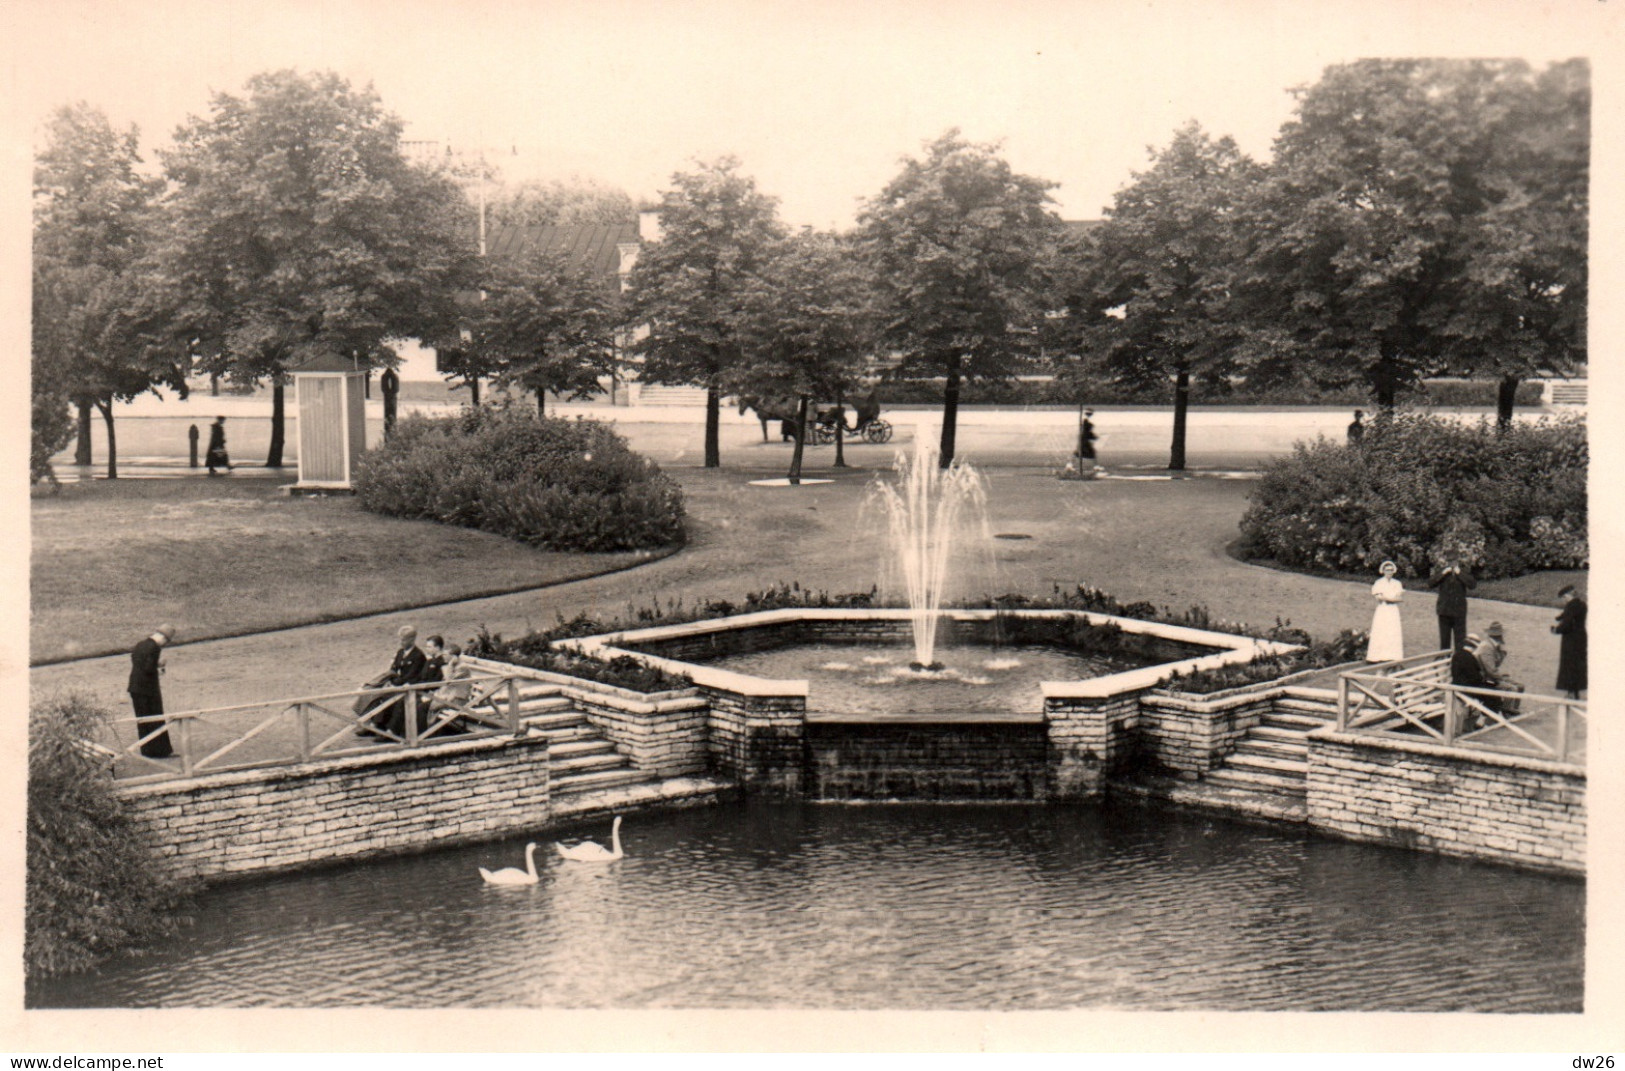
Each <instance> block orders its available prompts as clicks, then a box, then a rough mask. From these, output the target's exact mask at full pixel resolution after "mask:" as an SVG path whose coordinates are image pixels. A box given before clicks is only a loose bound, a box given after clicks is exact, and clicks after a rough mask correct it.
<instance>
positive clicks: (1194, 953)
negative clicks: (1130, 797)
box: [28, 804, 1585, 1012]
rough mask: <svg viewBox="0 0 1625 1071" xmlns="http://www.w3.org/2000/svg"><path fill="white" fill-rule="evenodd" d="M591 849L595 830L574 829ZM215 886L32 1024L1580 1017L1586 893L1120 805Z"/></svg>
mask: <svg viewBox="0 0 1625 1071" xmlns="http://www.w3.org/2000/svg"><path fill="white" fill-rule="evenodd" d="M581 832H582V833H584V834H588V835H593V834H599V833H601V830H597V829H593V830H585V829H584V830H582V831H581ZM622 834H623V840H624V841H625V842H626V849H627V853H628V854H627V858H626V859H624V860H622V861H620V862H618V863H615V864H613V865H609V866H601V867H585V866H578V865H569V864H565V863H563V862H562V861H561V860H558V859H557V858H556V857H554V856H552V855H550V854H549V855H546V856H545V857H543V856H539V869H540V871H541V881H540V882H539V883H538V884H537V885H535V886H530V887H524V888H516V889H494V888H491V887H488V886H485V885H484V884H483V883H481V882H480V881H479V880H478V877H477V874H476V871H475V868H476V867H477V866H489V865H505V861H509V860H512V859H513V858H515V857H517V856H518V855H520V854H521V853H522V851H523V843H524V842H523V840H522V839H520V840H516V841H510V842H503V843H500V844H491V845H482V846H478V847H470V848H461V849H455V850H448V851H443V852H438V853H433V854H429V855H422V856H415V857H411V858H402V859H392V860H384V861H375V862H369V863H366V864H358V865H356V866H352V867H347V868H337V869H333V870H327V871H322V872H319V873H315V874H307V875H302V876H287V877H280V878H272V879H267V880H262V881H256V882H248V883H242V884H237V885H232V886H226V887H222V888H220V889H217V890H215V891H213V892H211V893H210V894H208V895H207V896H206V897H205V898H204V902H203V903H202V904H201V905H200V908H201V909H200V911H199V912H198V918H197V922H196V924H195V925H193V926H192V927H190V928H189V929H187V930H186V931H184V932H183V933H182V934H181V935H180V936H179V938H178V939H176V940H174V941H172V942H169V943H168V944H166V945H165V946H163V947H162V948H160V949H158V950H156V951H154V952H152V953H150V954H147V955H139V956H138V955H130V956H125V957H122V958H119V959H117V960H114V961H113V962H110V963H108V964H107V965H105V966H104V967H103V968H102V969H101V970H99V971H96V972H90V973H86V974H81V975H76V976H73V977H70V978H65V979H57V980H54V981H51V982H49V983H35V984H33V985H31V986H30V988H29V992H28V1003H29V1005H30V1006H33V1007H77V1006H113V1007H119V1006H137V1007H146V1006H162V1007H366V1006H375V1007H399V1008H412V1007H492V1008H495V1007H581V1008H613V1007H631V1008H637V1007H647V1008H684V1007H755V1008H850V1009H862V1008H868V1009H873V1008H919V1009H930V1008H941V1009H993V1010H1015V1009H1059V1008H1095V1009H1106V1008H1123V1009H1130V1008H1132V1009H1162V1010H1182V1009H1184V1010H1188V1009H1213V1010H1302V1011H1309V1010H1399V1009H1409V1010H1428V1011H1503V1012H1504V1011H1519V1012H1540V1011H1545V1012H1551V1011H1577V1010H1579V1009H1580V1007H1581V1004H1582V997H1583V975H1584V926H1583V920H1584V899H1585V886H1584V883H1583V882H1579V881H1573V880H1566V879H1559V878H1552V877H1545V876H1540V875H1532V874H1523V873H1519V872H1516V871H1511V870H1506V869H1501V868H1496V867H1489V866H1482V865H1477V864H1473V863H1468V862H1462V861H1457V860H1447V859H1442V858H1437V857H1431V856H1423V855H1414V854H1409V853H1405V852H1399V851H1394V850H1389V849H1382V848H1374V847H1370V846H1362V845H1352V844H1344V843H1340V842H1335V841H1324V840H1318V839H1314V838H1309V837H1305V836H1302V835H1298V834H1289V833H1284V832H1281V831H1279V830H1274V829H1269V828H1264V827H1254V826H1243V825H1234V824H1229V823H1225V822H1223V821H1219V820H1216V819H1209V818H1204V817H1193V816H1189V815H1182V814H1178V813H1174V812H1166V811H1154V810H1142V809H1135V808H1126V809H1124V808H1086V807H1077V808H1061V807H1042V806H1031V807H1026V806H988V807H981V806H973V805H958V806H952V807H931V806H928V805H894V806H863V807H857V806H853V807H844V806H817V805H784V806H769V805H760V804H752V805H748V806H744V807H741V808H731V807H718V808H708V809H697V810H681V811H673V812H669V813H664V814H643V815H637V816H634V817H633V818H632V819H631V820H629V821H628V822H627V824H626V826H625V827H624V828H623V830H622Z"/></svg>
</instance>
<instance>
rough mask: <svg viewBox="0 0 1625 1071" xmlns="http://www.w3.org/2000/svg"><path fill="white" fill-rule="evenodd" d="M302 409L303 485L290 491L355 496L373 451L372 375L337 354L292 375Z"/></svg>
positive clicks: (300, 439) (299, 405)
mask: <svg viewBox="0 0 1625 1071" xmlns="http://www.w3.org/2000/svg"><path fill="white" fill-rule="evenodd" d="M290 371H291V373H292V375H293V382H294V397H295V398H296V399H297V404H298V407H299V482H298V483H296V484H294V485H293V487H291V488H290V489H289V490H291V491H293V492H295V493H298V492H300V491H350V490H353V488H352V487H351V486H350V480H351V478H352V477H353V476H354V475H355V463H356V459H357V458H359V457H360V456H361V454H362V452H363V451H365V450H366V449H367V405H366V393H367V369H366V368H363V367H362V366H361V365H360V364H359V363H358V362H356V361H353V360H350V359H349V358H346V357H340V356H338V355H336V354H333V355H329V356H325V357H318V358H316V359H315V360H313V361H311V362H309V363H308V364H304V365H301V366H300V367H298V368H294V369H290Z"/></svg>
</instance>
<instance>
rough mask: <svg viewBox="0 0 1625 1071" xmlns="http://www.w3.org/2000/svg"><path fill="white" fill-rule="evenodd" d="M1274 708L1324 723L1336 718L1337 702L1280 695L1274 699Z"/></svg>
mask: <svg viewBox="0 0 1625 1071" xmlns="http://www.w3.org/2000/svg"><path fill="white" fill-rule="evenodd" d="M1275 709H1276V710H1277V711H1284V712H1286V713H1289V714H1301V715H1303V716H1305V717H1310V718H1314V719H1315V720H1316V721H1318V722H1321V723H1325V722H1331V721H1336V720H1337V704H1336V703H1335V702H1333V703H1323V702H1319V701H1317V700H1314V699H1293V698H1292V697H1291V696H1285V695H1284V696H1281V697H1280V698H1279V699H1277V700H1276V701H1275Z"/></svg>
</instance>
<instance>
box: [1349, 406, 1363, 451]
mask: <svg viewBox="0 0 1625 1071" xmlns="http://www.w3.org/2000/svg"><path fill="white" fill-rule="evenodd" d="M1363 419H1365V411H1364V410H1362V409H1356V410H1355V411H1354V423H1352V424H1350V425H1349V445H1350V446H1359V445H1360V444H1361V443H1363V442H1365V425H1364V424H1362V423H1361V421H1362V420H1363Z"/></svg>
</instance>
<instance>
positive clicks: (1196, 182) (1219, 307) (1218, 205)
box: [1069, 123, 1260, 469]
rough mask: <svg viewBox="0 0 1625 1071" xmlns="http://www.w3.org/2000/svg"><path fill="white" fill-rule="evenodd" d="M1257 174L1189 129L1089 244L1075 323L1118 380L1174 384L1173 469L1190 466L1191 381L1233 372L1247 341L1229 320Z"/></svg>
mask: <svg viewBox="0 0 1625 1071" xmlns="http://www.w3.org/2000/svg"><path fill="white" fill-rule="evenodd" d="M1259 174H1260V168H1259V167H1258V165H1256V164H1254V163H1253V162H1252V161H1251V160H1249V159H1248V158H1247V157H1246V156H1245V155H1243V154H1242V153H1241V151H1240V150H1239V149H1237V148H1236V144H1235V142H1234V141H1232V140H1231V139H1230V138H1219V139H1217V140H1214V139H1213V138H1211V137H1209V136H1208V135H1207V134H1206V133H1205V132H1204V131H1203V130H1202V129H1201V127H1200V126H1198V125H1197V124H1195V123H1189V124H1187V125H1186V126H1184V127H1182V128H1180V130H1179V131H1177V132H1176V133H1175V134H1174V137H1173V140H1172V141H1170V142H1169V144H1168V145H1167V146H1166V147H1165V148H1163V149H1161V150H1160V151H1158V150H1153V155H1152V166H1151V168H1150V169H1149V170H1148V171H1145V172H1143V173H1140V174H1137V175H1135V177H1134V181H1133V182H1132V183H1131V184H1130V185H1128V186H1126V187H1124V188H1123V189H1122V190H1121V191H1119V192H1118V194H1117V196H1116V199H1115V201H1114V203H1113V206H1112V208H1111V210H1110V211H1109V212H1108V214H1107V218H1106V220H1105V222H1104V223H1102V224H1101V225H1100V226H1099V227H1097V228H1096V229H1095V230H1094V231H1093V232H1092V233H1091V234H1090V236H1089V238H1090V242H1091V246H1092V248H1091V250H1090V253H1091V255H1090V256H1089V258H1088V261H1087V263H1088V269H1089V271H1088V278H1087V279H1086V281H1085V283H1084V285H1083V287H1082V288H1081V289H1082V291H1083V293H1082V294H1080V295H1079V299H1078V300H1077V301H1076V302H1075V303H1076V304H1077V305H1078V306H1079V307H1077V308H1074V309H1072V310H1071V311H1072V313H1073V314H1074V315H1073V316H1072V317H1069V319H1071V320H1073V321H1075V322H1076V323H1077V324H1078V336H1079V337H1080V338H1081V339H1082V340H1083V341H1084V343H1085V345H1086V346H1087V347H1090V348H1093V349H1095V350H1096V351H1097V352H1100V353H1103V354H1104V355H1105V359H1106V364H1107V366H1108V367H1109V368H1111V369H1112V370H1114V371H1115V373H1116V374H1117V376H1118V377H1119V378H1121V379H1126V380H1131V381H1138V382H1147V381H1158V380H1160V381H1166V380H1167V379H1169V378H1172V379H1173V381H1174V432H1173V445H1172V448H1171V450H1170V456H1169V462H1168V467H1169V468H1171V469H1183V468H1184V467H1185V418H1186V407H1187V404H1188V396H1189V388H1190V380H1191V374H1192V372H1193V371H1197V370H1220V369H1223V368H1225V366H1228V365H1233V364H1234V363H1235V362H1236V360H1237V357H1238V351H1240V350H1242V349H1243V348H1244V343H1245V337H1244V335H1243V332H1242V331H1241V330H1240V324H1239V322H1238V320H1237V318H1236V317H1235V316H1234V315H1233V313H1232V310H1231V300H1230V293H1231V275H1232V266H1233V262H1234V260H1235V257H1236V252H1237V241H1236V231H1235V220H1236V216H1237V213H1238V210H1239V208H1240V206H1241V205H1242V204H1243V203H1244V202H1245V201H1246V199H1247V198H1248V196H1250V194H1251V192H1252V189H1253V186H1254V184H1255V183H1256V182H1257V181H1258V178H1259Z"/></svg>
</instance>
